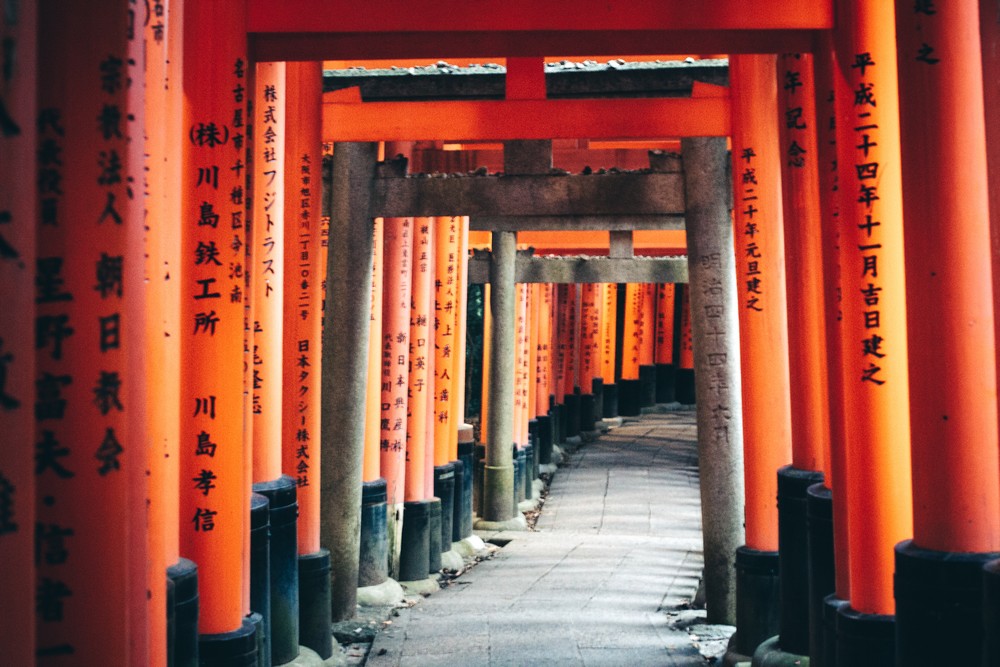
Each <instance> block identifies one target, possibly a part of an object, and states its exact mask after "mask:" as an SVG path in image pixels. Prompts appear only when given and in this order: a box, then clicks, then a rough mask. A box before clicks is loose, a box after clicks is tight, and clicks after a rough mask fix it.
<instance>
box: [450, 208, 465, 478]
mask: <svg viewBox="0 0 1000 667" xmlns="http://www.w3.org/2000/svg"><path fill="white" fill-rule="evenodd" d="M457 224H458V267H457V269H458V285H457V287H456V290H455V291H456V293H457V295H458V303H457V305H456V308H457V310H456V312H455V317H456V325H455V344H456V345H455V388H456V391H455V419H456V422H455V424H456V428H454V429H452V434H453V437H454V441H453V442H452V451H453V452H454V453H455V455H456V458H457V455H458V428H459V427H462V426H464V425H465V418H466V415H465V393H466V386H465V377H466V373H465V370H466V369H465V352H466V336H467V331H468V320H469V313H468V308H469V218H468V216H459V217H458V218H457Z"/></svg>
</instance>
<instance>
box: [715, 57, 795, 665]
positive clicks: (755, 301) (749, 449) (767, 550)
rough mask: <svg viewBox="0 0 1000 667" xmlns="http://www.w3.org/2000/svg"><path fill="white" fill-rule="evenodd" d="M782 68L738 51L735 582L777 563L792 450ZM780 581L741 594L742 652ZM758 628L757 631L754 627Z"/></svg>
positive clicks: (747, 650)
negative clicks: (781, 477) (781, 502)
mask: <svg viewBox="0 0 1000 667" xmlns="http://www.w3.org/2000/svg"><path fill="white" fill-rule="evenodd" d="M775 72H776V60H775V57H774V56H743V55H740V56H734V57H733V58H732V59H731V60H730V73H731V82H732V83H731V85H732V100H733V135H732V141H733V146H732V158H733V179H734V197H733V198H734V209H735V231H736V235H735V237H736V241H735V250H736V280H737V287H738V291H739V293H740V294H742V299H741V306H742V307H741V308H739V322H740V358H741V368H742V378H743V384H742V393H743V453H744V476H745V493H746V545H745V546H743V547H740V548H739V549H737V551H736V577H737V586H739V585H740V583H739V582H740V581H741V579H742V578H743V577H747V576H751V574H750V573H751V572H753V571H754V567H755V565H757V567H759V563H762V562H763V563H770V564H772V566H773V567H774V569H775V570H776V569H777V562H778V553H777V551H778V510H777V506H776V503H775V497H776V496H777V494H778V486H777V479H778V475H777V473H778V469H779V468H780V467H782V466H784V465H786V464H788V463H789V462H790V461H791V458H792V443H791V440H792V434H791V404H790V397H789V376H788V325H787V304H786V296H785V258H784V255H785V247H784V235H783V233H782V208H781V159H782V158H781V155H780V152H779V138H778V122H777V121H778V119H777V117H776V116H777V111H778V99H777V93H778V91H777V80H776V77H775ZM772 576H773V575H772ZM772 581H773V582H774V584H773V588H772V589H770V590H768V589H767V588H764V587H761V588H758V589H755V590H754V592H753V593H750V592H749V590H748V592H747V594H745V595H742V596H740V595H738V596H737V602H736V604H737V609H736V616H737V625H738V626H739V627H742V628H744V631H743V632H742V633H741V635H740V636H739V638H738V642H737V647H738V650H739V652H740V653H742V654H745V655H749V654H751V653H752V652H753V651H754V650H755V649H756V647H757V645H759V644H760V643H761V642H763V641H764V640H765V639H767V638H768V637H770V636H772V635H773V634H775V632H776V631H777V630H778V627H777V623H775V622H774V621H776V620H777V618H774V617H772V618H771V619H769V620H770V621H771V622H770V623H758V624H756V625H753V624H752V623H751V619H753V618H754V616H757V617H758V618H759V615H760V614H761V609H775V608H777V607H778V606H779V600H778V596H777V590H776V588H777V578H776V577H775V578H774V579H773V580H772ZM775 616H777V614H775ZM750 627H754V628H757V629H758V630H759V634H758V635H757V636H754V635H751V634H748V632H747V630H748V629H749V628H750Z"/></svg>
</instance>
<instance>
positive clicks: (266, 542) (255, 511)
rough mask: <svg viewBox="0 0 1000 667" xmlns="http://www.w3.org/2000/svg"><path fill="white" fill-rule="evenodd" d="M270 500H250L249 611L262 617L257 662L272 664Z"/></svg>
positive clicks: (261, 497)
mask: <svg viewBox="0 0 1000 667" xmlns="http://www.w3.org/2000/svg"><path fill="white" fill-rule="evenodd" d="M270 509H271V501H270V500H269V499H268V498H267V497H266V496H264V495H262V494H259V493H254V494H253V495H252V496H251V497H250V611H252V612H256V613H258V614H260V621H259V622H258V623H257V631H256V637H257V639H256V642H257V645H258V646H259V647H260V654H259V655H258V660H259V662H260V664H261V665H262V666H263V667H270V665H271V530H270V528H271V512H270Z"/></svg>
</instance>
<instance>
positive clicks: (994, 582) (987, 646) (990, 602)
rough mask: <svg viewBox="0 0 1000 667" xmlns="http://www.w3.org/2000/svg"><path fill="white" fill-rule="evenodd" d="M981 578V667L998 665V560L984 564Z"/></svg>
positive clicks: (999, 622) (999, 597)
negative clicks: (983, 666) (982, 631)
mask: <svg viewBox="0 0 1000 667" xmlns="http://www.w3.org/2000/svg"><path fill="white" fill-rule="evenodd" d="M982 578H983V618H982V625H981V626H980V627H981V629H983V630H985V632H984V633H983V662H982V664H983V665H1000V633H998V632H997V631H996V629H997V628H1000V560H993V561H990V562H989V563H986V564H985V565H984V566H983V570H982Z"/></svg>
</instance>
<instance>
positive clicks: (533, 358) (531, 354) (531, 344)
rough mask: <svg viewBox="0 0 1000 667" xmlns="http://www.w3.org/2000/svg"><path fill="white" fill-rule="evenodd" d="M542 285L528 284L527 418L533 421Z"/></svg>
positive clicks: (536, 415)
mask: <svg viewBox="0 0 1000 667" xmlns="http://www.w3.org/2000/svg"><path fill="white" fill-rule="evenodd" d="M541 294H542V285H540V284H539V283H533V284H531V285H529V286H528V420H529V421H533V420H535V419H537V418H538V415H539V414H544V411H543V412H539V410H538V393H539V392H538V384H539V377H538V376H539V371H540V368H539V363H538V341H539V317H538V313H539V309H540V307H541V306H540V303H539V302H540V301H541Z"/></svg>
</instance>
